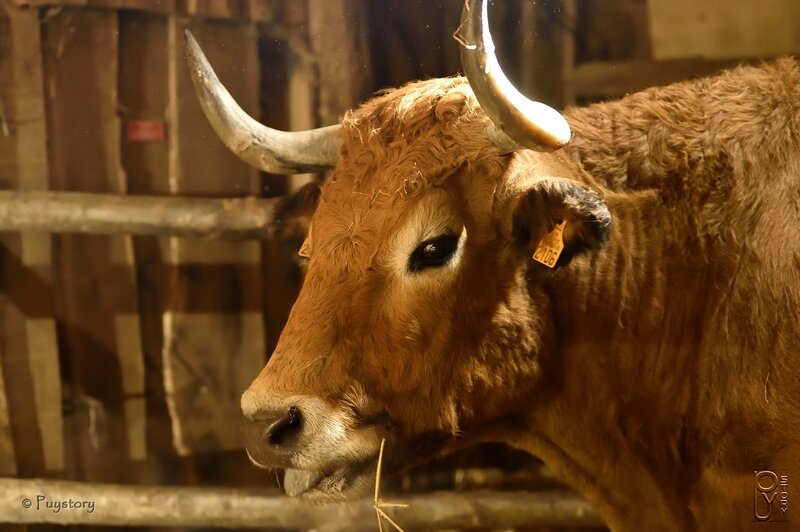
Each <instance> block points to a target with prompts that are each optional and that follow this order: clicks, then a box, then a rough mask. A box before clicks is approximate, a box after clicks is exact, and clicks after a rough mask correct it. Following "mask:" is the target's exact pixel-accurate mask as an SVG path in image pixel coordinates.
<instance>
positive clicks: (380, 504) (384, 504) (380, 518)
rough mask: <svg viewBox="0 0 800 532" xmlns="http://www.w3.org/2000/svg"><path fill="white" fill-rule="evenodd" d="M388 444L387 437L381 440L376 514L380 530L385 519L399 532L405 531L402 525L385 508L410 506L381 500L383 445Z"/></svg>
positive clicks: (377, 475) (376, 480) (376, 471)
mask: <svg viewBox="0 0 800 532" xmlns="http://www.w3.org/2000/svg"><path fill="white" fill-rule="evenodd" d="M385 444H386V438H384V439H382V440H381V449H380V451H378V467H377V468H375V499H374V502H373V506H374V508H375V516H376V517H377V518H378V530H379V531H380V532H383V519H386V521H388V522H389V524H390V525H392V526H393V527H395V528H396V529H397V530H398V531H399V532H405V531H404V530H403V529H402V528H401V527H400V525H398V524H397V523H395V522H394V520H393V519H392V518H391V517H389V516H388V515H386V512H384V511H383V509H384V508H408V505H407V504H400V503H397V502H384V501H382V500H381V468H382V467H383V446H384V445H385Z"/></svg>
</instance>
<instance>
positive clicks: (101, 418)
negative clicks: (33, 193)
mask: <svg viewBox="0 0 800 532" xmlns="http://www.w3.org/2000/svg"><path fill="white" fill-rule="evenodd" d="M55 4H58V5H55ZM357 7H358V6H356V5H355V3H354V2H353V1H351V0H333V1H326V2H325V3H324V4H323V3H321V2H317V1H316V0H309V1H308V2H305V1H296V0H292V1H286V2H283V1H281V2H275V1H255V0H254V1H244V0H242V1H228V2H203V1H192V2H189V1H184V2H182V1H179V0H178V1H173V0H169V1H167V0H164V1H152V2H138V1H126V0H119V1H112V0H81V1H77V0H76V1H64V2H45V1H41V2H40V1H35V0H32V1H28V0H25V1H23V0H14V1H11V0H2V1H1V2H0V188H3V189H20V190H46V189H51V190H69V191H86V192H102V193H121V194H173V195H185V196H211V197H232V196H245V195H274V194H279V193H283V192H286V191H289V190H291V189H292V188H294V187H296V186H297V185H298V184H301V183H302V182H303V180H302V179H301V180H293V179H288V178H286V177H283V176H268V175H263V174H260V173H259V172H257V171H256V170H254V169H251V168H249V167H248V166H246V165H245V164H243V163H242V162H241V161H239V160H238V159H237V158H236V157H235V156H233V155H232V154H230V153H229V152H228V150H227V149H226V148H225V147H224V146H223V145H222V143H221V142H220V141H219V140H218V139H217V138H216V135H215V134H214V133H213V131H212V130H211V128H210V126H209V125H208V122H207V121H206V119H205V117H204V116H203V114H202V111H201V109H200V107H199V104H198V103H197V100H196V98H195V96H194V90H193V88H192V86H191V80H190V77H189V72H188V68H187V67H186V64H185V61H184V57H183V48H182V38H183V30H184V28H188V29H191V31H192V32H193V33H194V35H195V37H196V38H197V39H198V41H199V42H200V43H201V45H202V46H203V48H204V50H205V51H206V53H207V55H208V57H209V60H210V61H211V63H212V64H213V65H214V66H215V68H216V70H217V72H218V73H219V75H220V78H221V79H222V80H223V82H224V83H225V84H226V86H227V87H228V88H229V90H230V91H231V92H232V93H233V95H234V96H235V97H236V98H237V100H238V101H239V102H240V103H241V104H242V106H243V107H244V108H245V109H246V110H247V111H248V112H250V113H251V114H252V115H254V116H256V117H258V118H260V119H262V120H264V121H265V122H269V123H272V124H274V125H276V126H277V127H284V128H287V129H302V128H309V127H316V126H318V125H324V124H327V123H331V122H333V121H336V120H338V117H339V116H340V115H341V113H343V112H344V110H346V109H347V108H349V107H351V106H352V105H354V104H355V103H356V102H355V98H358V97H360V96H361V92H362V90H363V88H362V86H361V84H360V83H357V82H354V81H349V82H348V83H347V84H346V86H345V85H344V80H345V77H343V72H349V71H352V70H353V68H354V67H351V66H348V65H349V64H350V62H352V61H355V60H356V59H355V56H356V53H357V52H356V50H358V49H361V48H365V46H364V43H363V41H362V37H363V35H362V34H358V33H352V32H349V30H348V26H347V25H346V24H342V25H341V29H340V30H339V31H338V33H337V34H335V35H330V36H329V35H328V34H327V33H325V32H322V31H320V29H321V28H322V27H323V26H324V23H325V17H326V13H330V14H331V16H336V17H344V16H347V17H352V16H353V13H356V15H357V13H358V12H359V10H358V9H356V8H357ZM312 8H313V9H312ZM310 14H311V15H310ZM355 18H356V20H357V19H358V17H357V16H356V17H355ZM310 28H315V30H314V33H311V31H310ZM330 39H335V42H336V45H337V48H336V49H337V50H339V51H341V50H344V51H345V52H346V51H347V50H348V49H350V48H352V49H353V52H352V53H350V55H348V54H347V53H343V54H337V58H336V62H335V63H331V65H330V66H327V67H325V68H321V67H320V57H322V58H325V57H329V58H333V55H334V52H333V50H334V49H335V48H334V47H333V46H331V42H333V41H331V40H330ZM347 39H350V40H349V41H348V40H347ZM343 42H344V43H346V45H343ZM328 78H330V79H328ZM323 81H328V83H323ZM321 86H326V87H330V89H326V90H320V89H319V87H321ZM262 90H264V92H266V93H269V94H272V95H274V98H270V99H264V98H262V97H261V95H262ZM148 128H149V129H148ZM142 132H144V136H142ZM310 178H312V177H311V176H309V177H306V178H305V180H308V179H310ZM0 266H1V267H2V269H0V475H19V476H47V477H62V478H71V479H79V480H87V481H102V482H151V483H169V482H173V483H174V482H185V483H202V482H220V481H223V482H231V483H236V484H242V483H247V482H253V483H256V482H257V483H259V484H262V485H263V484H264V483H265V482H266V483H269V482H272V481H274V476H273V475H267V476H266V477H265V478H261V477H264V474H261V473H258V472H257V471H256V470H255V469H254V468H251V467H250V466H249V464H247V463H246V462H247V461H246V458H245V457H244V456H243V453H241V452H240V450H241V447H242V445H241V442H240V440H239V429H238V427H239V422H240V421H239V420H240V414H239V397H240V395H241V392H242V391H243V390H244V389H245V388H246V387H247V386H248V384H249V382H250V381H251V380H252V379H253V378H254V376H255V375H256V374H257V373H258V372H259V371H260V370H261V368H262V367H263V365H264V363H265V361H266V358H267V353H268V352H269V349H270V346H272V345H274V343H275V341H276V337H277V334H278V333H279V331H280V329H281V328H282V325H283V322H284V321H285V318H286V315H287V314H288V310H289V308H290V306H291V304H292V302H293V300H294V297H295V295H296V292H297V290H298V287H299V282H300V275H299V272H298V271H297V269H296V266H295V261H293V260H292V259H291V257H290V250H287V249H286V246H284V245H281V243H279V242H271V241H267V242H263V243H262V242H258V241H248V242H233V241H224V240H213V241H199V240H191V239H177V238H158V237H131V236H87V235H54V236H51V235H49V234H5V233H4V234H0Z"/></svg>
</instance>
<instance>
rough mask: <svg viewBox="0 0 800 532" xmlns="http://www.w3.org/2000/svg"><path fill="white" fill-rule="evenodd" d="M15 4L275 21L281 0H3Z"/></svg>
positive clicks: (279, 10)
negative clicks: (277, 0)
mask: <svg viewBox="0 0 800 532" xmlns="http://www.w3.org/2000/svg"><path fill="white" fill-rule="evenodd" d="M5 1H7V2H10V3H11V4H12V5H15V6H18V7H55V8H62V7H90V8H96V9H110V10H114V11H119V10H127V11H140V12H144V13H154V14H163V15H188V16H191V17H200V18H208V19H234V20H249V21H253V22H275V21H278V20H280V19H281V12H282V10H283V2H275V1H274V0H5Z"/></svg>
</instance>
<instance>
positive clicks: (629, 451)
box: [248, 59, 800, 530]
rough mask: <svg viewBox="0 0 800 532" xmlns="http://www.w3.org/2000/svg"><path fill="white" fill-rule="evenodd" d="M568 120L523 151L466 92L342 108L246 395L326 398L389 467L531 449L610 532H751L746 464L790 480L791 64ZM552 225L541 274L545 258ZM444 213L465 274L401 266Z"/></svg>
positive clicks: (798, 157)
mask: <svg viewBox="0 0 800 532" xmlns="http://www.w3.org/2000/svg"><path fill="white" fill-rule="evenodd" d="M565 116H566V117H567V118H568V120H569V122H570V124H571V126H572V129H573V140H572V143H571V144H570V145H569V146H568V147H566V148H565V149H563V150H561V151H560V152H557V153H555V154H540V153H534V152H529V151H521V152H518V153H516V154H513V155H510V156H509V155H502V154H500V153H499V152H498V150H497V149H495V148H494V147H493V146H492V145H491V144H490V143H489V142H488V141H487V140H486V139H485V137H484V136H483V128H484V127H485V124H486V118H485V116H484V115H483V113H482V111H481V109H480V108H479V106H478V105H477V104H476V102H475V101H474V98H473V96H472V93H471V91H470V89H469V87H468V85H467V83H466V81H465V80H463V79H461V78H454V79H444V80H429V81H424V82H419V83H414V84H410V85H408V86H405V87H403V88H401V89H398V90H395V91H391V92H388V93H386V94H384V95H382V96H379V97H377V98H375V99H373V100H371V101H369V102H368V103H367V104H365V105H364V106H363V107H361V108H360V109H358V110H356V111H353V112H352V113H350V114H349V115H348V116H347V117H345V120H344V125H345V128H344V131H345V139H344V147H343V150H342V153H341V156H340V161H339V164H338V166H337V168H336V169H335V171H334V172H333V175H332V176H331V178H330V179H329V180H328V181H327V182H326V183H325V184H324V185H323V187H322V195H321V199H320V201H319V205H318V207H317V210H316V212H315V214H314V217H313V221H312V224H313V232H312V236H311V239H310V242H309V244H310V249H311V257H310V262H309V263H308V270H307V278H306V280H305V284H304V286H303V288H302V292H301V294H300V297H299V299H298V301H297V303H296V304H295V307H294V309H293V310H292V313H291V316H290V319H289V322H288V324H287V326H286V329H285V330H284V332H283V335H282V336H281V339H280V342H279V345H278V348H277V349H276V351H275V353H274V354H273V356H272V358H271V360H270V362H269V364H268V365H267V367H266V368H265V370H264V371H263V372H262V374H261V375H260V376H259V377H258V378H257V379H256V381H255V382H254V383H253V385H252V387H251V389H250V392H248V393H250V394H251V396H250V397H249V398H248V400H249V401H251V402H253V401H255V399H254V398H255V397H257V396H259V395H263V396H266V395H279V396H295V395H301V394H302V395H311V396H316V397H322V398H324V399H325V400H327V401H328V402H329V403H330V404H332V405H337V408H342V409H345V410H347V411H348V413H349V416H350V417H349V418H348V419H353V420H355V421H354V425H353V426H351V427H350V428H351V429H352V430H358V427H359V426H364V425H373V426H379V427H381V430H382V431H383V433H384V434H385V435H386V436H387V437H388V438H389V442H390V444H391V446H392V448H393V451H391V452H389V453H388V454H389V456H394V457H395V462H394V464H393V465H394V466H395V467H399V466H400V463H399V462H402V461H404V460H406V459H407V457H408V456H413V455H417V456H418V455H420V454H425V455H426V456H427V455H432V454H434V453H439V452H445V451H447V450H448V449H452V448H456V447H458V446H461V445H466V444H467V443H470V442H474V441H481V440H495V441H504V442H507V443H510V444H512V445H515V446H518V447H521V448H524V449H528V450H530V451H531V452H534V453H536V454H538V455H539V456H541V457H542V458H543V459H544V460H545V461H547V462H548V463H550V464H551V465H552V466H553V467H554V468H556V469H557V470H558V471H560V472H561V473H562V474H563V475H564V477H565V479H566V480H567V481H568V482H570V483H571V484H572V485H573V486H574V487H575V488H576V489H578V490H579V491H581V492H582V493H584V494H585V495H586V496H587V497H588V498H589V499H590V500H591V501H592V502H593V503H594V504H596V506H597V507H598V508H599V509H600V511H601V512H602V513H603V515H604V517H605V518H606V520H607V521H608V523H609V525H610V526H611V527H612V528H613V529H615V530H694V529H704V530H742V529H746V528H748V527H750V526H754V525H755V524H754V522H753V510H754V507H753V505H754V491H753V471H754V470H762V469H772V470H774V471H775V472H776V473H778V474H783V475H788V476H789V481H790V485H791V484H792V483H796V482H800V349H799V347H798V346H800V239H799V238H798V229H799V228H800V222H798V219H800V137H799V135H800V67H799V66H798V64H797V62H796V61H794V60H791V59H787V60H783V61H779V62H776V63H774V64H771V65H765V66H762V67H758V68H739V69H736V70H734V71H731V72H728V73H724V74H722V75H720V76H717V77H714V78H710V79H704V80H699V81H692V82H687V83H681V84H677V85H673V86H670V87H667V88H659V89H651V90H648V91H644V92H642V93H639V94H635V95H632V96H630V97H627V98H625V99H623V100H621V101H619V102H614V103H605V104H599V105H594V106H591V107H587V108H584V109H571V110H569V111H567V112H566V113H565ZM589 191H594V193H592V192H589ZM606 205H607V208H606ZM609 211H610V213H611V225H610V228H609V223H608V222H609V220H608V212H609ZM440 218H441V219H444V220H445V221H443V222H440V221H439V220H440ZM560 219H566V220H567V231H566V232H565V239H566V241H567V252H566V255H565V256H564V257H562V259H561V260H560V261H559V264H558V266H557V268H556V269H555V270H553V271H551V270H549V269H547V268H546V267H544V266H542V265H540V264H537V263H534V262H533V261H531V259H530V253H531V251H532V250H533V248H534V246H535V245H536V243H537V241H538V240H539V239H540V238H541V237H542V236H543V235H544V234H545V233H546V232H547V231H549V230H550V229H551V228H552V227H553V225H554V223H556V222H557V221H558V220H560ZM439 223H443V224H445V225H446V224H451V225H452V228H453V229H455V230H458V229H459V228H462V229H463V230H464V231H465V232H466V235H467V238H466V242H465V244H464V246H463V254H462V256H461V257H460V259H459V261H458V263H457V264H456V266H455V267H453V268H448V269H445V270H442V271H430V272H421V273H419V274H410V273H408V272H406V271H403V269H402V265H403V264H405V262H404V261H406V260H407V259H406V257H407V255H408V253H410V252H411V251H412V250H413V246H411V248H410V249H408V248H407V247H404V246H407V243H406V242H407V241H408V240H409V238H408V237H407V235H406V233H408V232H409V231H412V229H410V228H414V227H417V226H425V224H439ZM412 233H413V231H412ZM404 235H406V236H404ZM609 237H610V238H609ZM606 240H609V242H608V244H606ZM416 243H418V242H416V241H414V245H416ZM398 265H399V266H398ZM254 404H255V403H254ZM404 451H405V452H404ZM792 491H794V490H793V489H792ZM794 504H795V503H794V500H793V499H792V500H790V506H791V507H793V506H794ZM773 511H774V513H775V514H776V516H777V514H778V513H779V510H778V508H777V504H776V506H775V508H774V510H773ZM792 513H795V512H794V511H790V514H789V515H790V516H791V515H792ZM792 519H793V521H794V523H795V526H797V524H798V523H800V521H798V520H797V518H796V517H793V518H792Z"/></svg>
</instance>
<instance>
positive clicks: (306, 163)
mask: <svg viewBox="0 0 800 532" xmlns="http://www.w3.org/2000/svg"><path fill="white" fill-rule="evenodd" d="M185 36H186V56H187V57H186V58H187V60H188V62H189V70H190V71H191V73H192V81H193V82H194V88H195V90H196V91H197V96H198V98H199V99H200V105H201V106H202V107H203V111H204V112H205V114H206V117H207V118H208V121H209V122H211V125H212V126H213V127H214V131H216V132H217V135H219V137H220V138H221V139H222V141H223V142H224V143H225V145H226V146H227V147H228V148H229V149H230V150H231V151H232V152H233V153H235V154H236V155H238V156H239V157H240V158H241V159H242V160H244V161H245V162H247V163H249V164H251V165H253V166H255V167H256V168H260V169H261V170H264V171H265V172H271V173H273V174H296V173H302V172H316V171H320V170H324V169H326V168H330V167H331V166H334V165H335V164H336V158H337V156H338V153H339V146H340V145H341V142H342V140H341V125H335V126H328V127H322V128H318V129H311V130H308V131H297V132H287V131H279V130H277V129H272V128H269V127H267V126H265V125H263V124H261V123H259V122H258V121H257V120H255V119H254V118H253V117H251V116H250V115H248V114H247V113H246V112H245V111H244V109H242V108H241V107H239V104H237V103H236V101H235V100H234V99H233V97H232V96H231V95H230V93H229V92H228V90H227V89H226V88H225V87H224V86H223V85H222V83H220V81H219V78H217V75H216V74H215V73H214V69H212V68H211V65H210V64H209V63H208V59H206V56H205V54H203V51H202V50H201V49H200V45H198V44H197V41H196V40H195V39H194V37H193V36H192V34H191V33H189V31H188V30H187V31H186V33H185Z"/></svg>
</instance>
